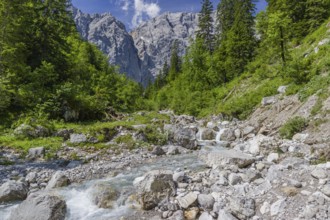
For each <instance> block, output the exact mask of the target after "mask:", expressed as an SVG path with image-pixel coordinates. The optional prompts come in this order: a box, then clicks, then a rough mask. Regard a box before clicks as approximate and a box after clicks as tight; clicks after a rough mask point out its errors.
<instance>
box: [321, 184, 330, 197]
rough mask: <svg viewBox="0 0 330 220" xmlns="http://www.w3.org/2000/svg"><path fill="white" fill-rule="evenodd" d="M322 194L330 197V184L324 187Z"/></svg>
mask: <svg viewBox="0 0 330 220" xmlns="http://www.w3.org/2000/svg"><path fill="white" fill-rule="evenodd" d="M321 192H322V193H323V194H324V195H326V196H328V197H330V184H327V185H325V186H323V187H322V189H321Z"/></svg>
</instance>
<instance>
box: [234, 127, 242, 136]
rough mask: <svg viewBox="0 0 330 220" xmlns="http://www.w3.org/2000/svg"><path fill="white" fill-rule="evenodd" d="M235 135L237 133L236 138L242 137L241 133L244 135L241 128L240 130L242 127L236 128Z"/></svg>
mask: <svg viewBox="0 0 330 220" xmlns="http://www.w3.org/2000/svg"><path fill="white" fill-rule="evenodd" d="M234 135H235V137H236V138H240V137H241V135H242V132H241V130H240V129H235V131H234Z"/></svg>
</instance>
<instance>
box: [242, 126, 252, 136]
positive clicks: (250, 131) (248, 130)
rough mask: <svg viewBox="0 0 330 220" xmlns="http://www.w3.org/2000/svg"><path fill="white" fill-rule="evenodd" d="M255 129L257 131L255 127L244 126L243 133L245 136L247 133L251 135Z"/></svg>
mask: <svg viewBox="0 0 330 220" xmlns="http://www.w3.org/2000/svg"><path fill="white" fill-rule="evenodd" d="M254 131H255V127H253V126H249V125H248V126H246V127H244V128H243V131H242V133H243V136H246V135H249V134H251V133H253V132H254Z"/></svg>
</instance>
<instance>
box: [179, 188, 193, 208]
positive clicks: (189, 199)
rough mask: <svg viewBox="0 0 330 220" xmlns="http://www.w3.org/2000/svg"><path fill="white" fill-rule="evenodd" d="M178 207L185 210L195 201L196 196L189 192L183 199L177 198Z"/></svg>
mask: <svg viewBox="0 0 330 220" xmlns="http://www.w3.org/2000/svg"><path fill="white" fill-rule="evenodd" d="M177 200H178V203H179V205H180V206H181V207H182V208H184V209H187V208H188V207H189V206H191V205H193V204H194V203H195V202H196V200H197V194H196V193H193V192H190V193H188V194H187V195H185V196H184V197H179V198H177Z"/></svg>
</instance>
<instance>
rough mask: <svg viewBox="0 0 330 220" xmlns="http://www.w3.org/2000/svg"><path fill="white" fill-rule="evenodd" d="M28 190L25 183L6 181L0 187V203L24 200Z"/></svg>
mask: <svg viewBox="0 0 330 220" xmlns="http://www.w3.org/2000/svg"><path fill="white" fill-rule="evenodd" d="M28 191H29V189H28V187H27V185H26V184H25V183H22V182H16V181H8V182H6V183H4V184H2V185H1V187H0V203H3V202H5V203H7V202H13V201H19V200H24V199H25V198H26V196H27V193H28Z"/></svg>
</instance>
